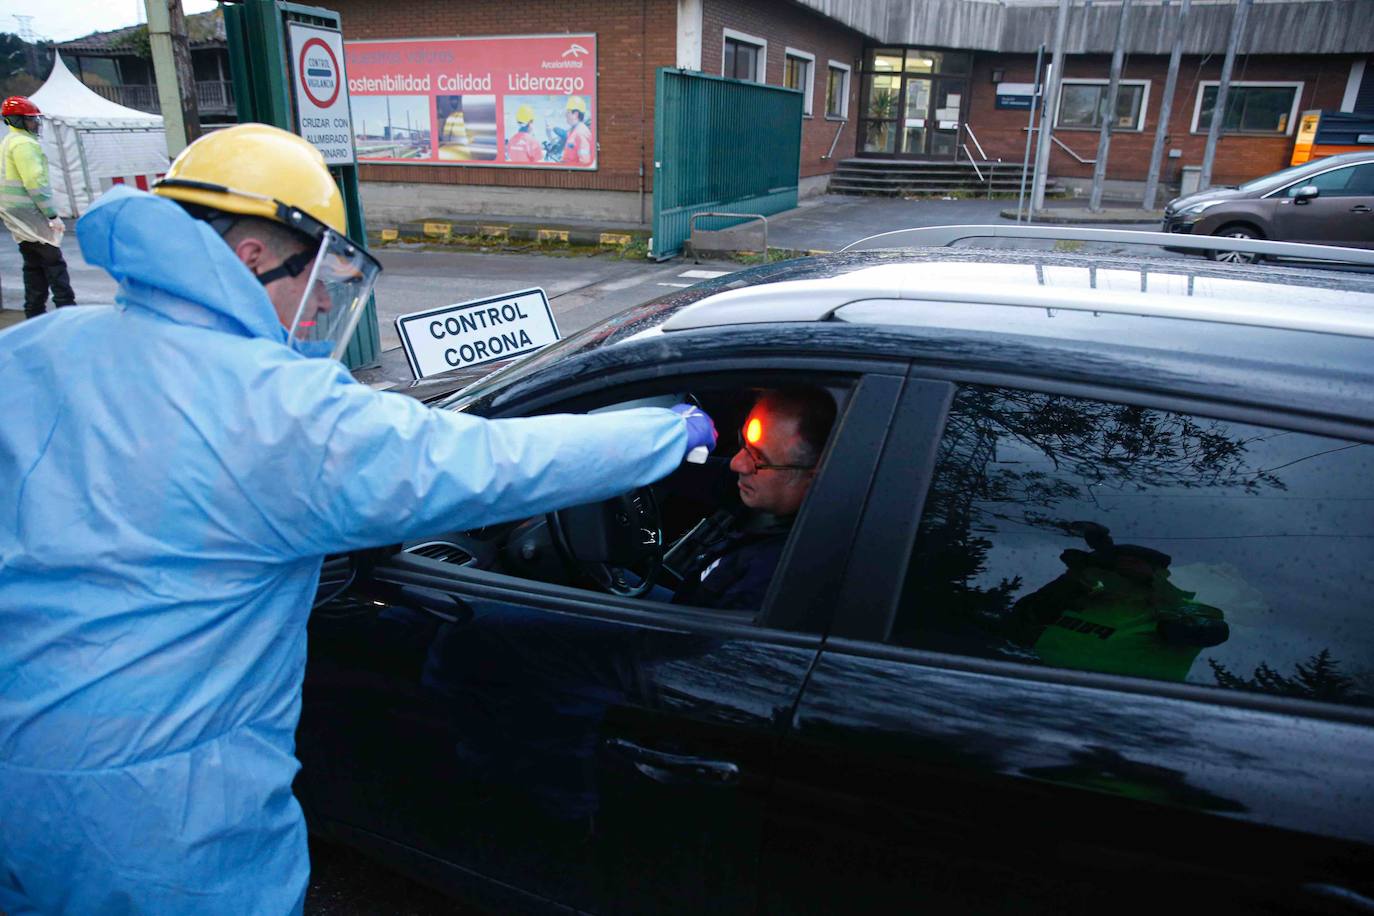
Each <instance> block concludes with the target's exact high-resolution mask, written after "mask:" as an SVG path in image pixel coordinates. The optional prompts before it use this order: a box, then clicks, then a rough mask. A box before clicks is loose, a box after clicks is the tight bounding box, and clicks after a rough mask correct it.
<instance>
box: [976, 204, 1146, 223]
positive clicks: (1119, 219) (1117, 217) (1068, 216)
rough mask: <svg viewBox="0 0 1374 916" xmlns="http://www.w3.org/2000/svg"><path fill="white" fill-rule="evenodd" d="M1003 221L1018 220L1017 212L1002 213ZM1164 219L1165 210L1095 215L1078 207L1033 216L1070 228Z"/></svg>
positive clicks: (1121, 211) (1007, 211) (1040, 212)
mask: <svg viewBox="0 0 1374 916" xmlns="http://www.w3.org/2000/svg"><path fill="white" fill-rule="evenodd" d="M1001 216H1002V218H1003V219H1012V220H1014V219H1016V211H1015V210H1003V211H1001ZM1162 219H1164V211H1163V210H1123V209H1116V210H1103V211H1102V212H1100V213H1093V212H1091V211H1089V210H1086V209H1082V210H1080V209H1078V208H1077V207H1073V208H1066V209H1063V210H1039V211H1036V212H1035V213H1032V214H1031V222H1035V223H1043V224H1045V225H1049V226H1068V225H1073V224H1080V225H1081V224H1084V223H1087V224H1099V225H1104V226H1110V225H1124V224H1128V223H1158V222H1159V221H1160V220H1162Z"/></svg>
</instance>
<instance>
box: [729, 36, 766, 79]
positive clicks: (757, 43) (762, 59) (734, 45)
mask: <svg viewBox="0 0 1374 916" xmlns="http://www.w3.org/2000/svg"><path fill="white" fill-rule="evenodd" d="M767 68H768V42H766V41H764V40H763V39H762V38H755V37H754V36H753V35H745V34H744V33H743V32H736V31H734V30H733V29H726V30H725V48H724V59H723V60H722V61H721V69H720V72H721V75H722V76H728V77H730V78H731V79H737V80H748V81H749V82H751V83H763V82H767V77H766V74H767V72H768V70H767Z"/></svg>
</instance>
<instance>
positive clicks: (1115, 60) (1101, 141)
mask: <svg viewBox="0 0 1374 916" xmlns="http://www.w3.org/2000/svg"><path fill="white" fill-rule="evenodd" d="M1130 13H1131V0H1121V15H1120V17H1118V18H1117V20H1116V47H1114V48H1113V49H1112V71H1111V76H1110V77H1108V79H1107V110H1106V111H1104V112H1102V128H1101V132H1100V133H1098V135H1097V161H1096V162H1094V163H1093V189H1092V193H1091V194H1090V195H1089V197H1088V209H1089V210H1091V211H1092V212H1094V213H1100V212H1101V211H1102V182H1104V181H1105V180H1106V179H1107V151H1108V150H1109V149H1110V148H1111V145H1112V128H1113V127H1114V126H1115V125H1116V94H1117V92H1119V91H1120V89H1121V64H1122V58H1123V57H1124V56H1125V53H1126V20H1127V19H1128V18H1129V16H1130ZM1142 101H1143V100H1142Z"/></svg>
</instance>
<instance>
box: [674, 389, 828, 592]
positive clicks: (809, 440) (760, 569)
mask: <svg viewBox="0 0 1374 916" xmlns="http://www.w3.org/2000/svg"><path fill="white" fill-rule="evenodd" d="M834 423H835V402H834V400H833V399H831V397H830V395H828V394H827V393H826V392H824V391H822V390H821V389H819V388H814V387H803V386H798V387H792V388H777V389H773V390H770V391H767V392H764V394H763V395H761V396H760V397H759V399H758V401H757V402H755V404H754V408H753V410H751V411H750V412H749V416H748V417H747V418H746V419H745V421H744V426H743V428H741V429H740V433H739V436H740V439H739V451H737V452H736V453H735V457H734V458H732V459H731V461H730V470H732V471H734V472H735V473H736V474H738V475H739V480H738V483H737V485H738V487H739V496H740V501H741V502H742V503H743V504H744V506H745V510H746V511H745V512H744V513H743V514H731V515H729V516H728V517H725V516H722V514H720V513H718V514H717V517H716V518H715V519H714V520H712V519H708V520H707V523H703V526H704V527H703V526H699V531H698V532H694V534H699V540H698V541H697V543H695V544H693V545H692V547H693V550H692V551H691V552H690V557H689V559H688V560H687V561H686V562H685V563H684V564H683V568H682V569H681V570H679V572H681V574H682V577H683V585H682V587H681V588H680V589H679V590H678V592H677V595H676V596H675V597H674V598H673V601H674V602H675V603H677V604H691V605H695V606H697V607H709V608H720V609H733V610H745V609H756V608H758V607H760V606H762V604H763V596H764V594H765V593H766V592H767V591H768V584H769V582H770V581H772V578H773V570H774V568H775V567H776V566H777V565H778V559H779V557H780V556H781V555H782V548H783V545H784V544H786V543H787V535H788V532H789V531H791V529H792V521H793V519H794V518H796V515H797V511H798V510H799V509H801V505H802V501H803V500H804V499H805V498H806V493H807V490H809V489H810V487H811V481H812V479H813V478H814V477H815V476H816V465H817V463H818V462H819V461H820V457H821V451H822V449H824V448H825V441H826V439H827V438H829V436H830V427H831V426H833V425H834ZM713 521H714V524H712V522H713ZM702 531H704V536H700V532H702Z"/></svg>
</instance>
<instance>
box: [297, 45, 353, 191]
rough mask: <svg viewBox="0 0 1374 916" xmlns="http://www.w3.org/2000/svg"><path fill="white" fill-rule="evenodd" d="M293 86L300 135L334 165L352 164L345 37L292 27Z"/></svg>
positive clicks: (351, 133) (351, 130) (351, 134)
mask: <svg viewBox="0 0 1374 916" xmlns="http://www.w3.org/2000/svg"><path fill="white" fill-rule="evenodd" d="M289 32H290V45H291V84H292V88H293V89H294V90H295V93H294V94H295V96H296V133H298V134H300V135H301V136H302V137H304V138H305V139H307V140H309V141H310V142H311V143H313V144H314V145H315V148H316V149H318V150H319V151H320V153H321V154H322V155H323V156H324V161H325V162H327V163H329V164H330V165H352V164H353V163H354V161H355V158H354V153H353V120H352V118H351V117H350V116H349V105H348V77H347V76H346V75H345V71H344V44H343V36H342V35H341V34H340V33H339V32H338V31H337V30H335V29H323V28H320V27H319V26H313V25H304V24H302V23H299V22H292V23H290V24H289Z"/></svg>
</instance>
